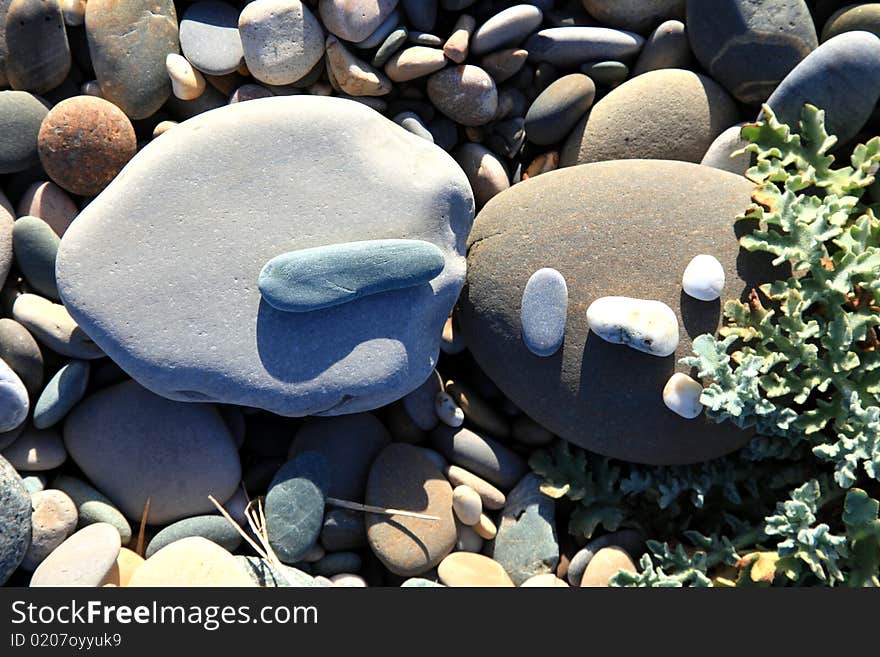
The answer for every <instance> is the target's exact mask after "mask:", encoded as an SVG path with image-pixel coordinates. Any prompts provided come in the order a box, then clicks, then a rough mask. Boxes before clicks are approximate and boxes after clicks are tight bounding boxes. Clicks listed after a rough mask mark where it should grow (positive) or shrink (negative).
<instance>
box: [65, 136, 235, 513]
mask: <svg viewBox="0 0 880 657" xmlns="http://www.w3.org/2000/svg"><path fill="white" fill-rule="evenodd" d="M175 129H176V128H175ZM64 442H65V444H66V446H67V450H68V452H69V453H70V456H71V457H72V458H73V460H74V461H75V462H76V464H77V465H78V466H79V467H80V469H81V470H82V471H83V473H84V474H85V475H86V476H87V477H88V478H89V480H91V481H92V483H94V484H95V485H96V486H97V487H98V488H100V489H101V490H102V491H103V492H104V493H106V494H107V496H108V497H110V499H112V500H113V501H114V502H115V503H116V504H117V505H118V506H119V508H120V510H121V511H122V512H123V513H124V514H125V515H126V517H128V518H130V519H133V520H140V518H141V514H142V512H143V510H144V504H145V503H146V501H147V498H148V497H149V498H150V512H149V514H148V515H147V522H148V523H150V524H165V523H169V522H172V521H174V520H179V519H180V518H186V517H189V516H192V515H195V514H199V513H208V512H213V511H214V510H215V507H214V505H213V504H211V501H210V500H209V499H208V495H213V496H214V497H215V498H216V499H218V500H227V499H229V498H230V497H232V495H233V493H235V490H236V488H237V487H238V483H239V481H240V480H241V464H240V463H239V460H238V451H237V450H236V448H235V443H234V442H233V440H232V436H231V435H230V433H229V429H228V428H227V427H226V424H225V423H224V422H223V418H222V417H220V414H219V413H218V412H217V409H216V408H215V407H214V406H213V405H212V404H185V403H181V402H175V401H170V400H168V399H164V398H162V397H159V396H158V395H156V394H154V393H152V392H150V391H149V390H147V389H146V388H143V387H141V386H140V385H138V384H137V383H136V382H134V381H126V382H125V383H120V384H118V385H115V386H111V387H109V388H104V389H103V390H99V391H98V392H96V393H94V394H92V395H90V396H88V397H86V398H85V399H84V400H83V401H82V402H80V403H79V404H77V406H76V408H74V409H73V411H72V412H71V413H70V414H69V415H68V416H67V419H66V420H65V422H64ZM68 494H69V493H68Z"/></svg>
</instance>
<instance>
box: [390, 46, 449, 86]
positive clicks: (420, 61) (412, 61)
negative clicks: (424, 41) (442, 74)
mask: <svg viewBox="0 0 880 657" xmlns="http://www.w3.org/2000/svg"><path fill="white" fill-rule="evenodd" d="M444 66H446V56H445V55H444V54H443V51H442V50H438V49H437V48H428V47H425V46H412V47H410V48H406V49H404V50H401V51H399V52H398V53H396V54H394V55H392V57H391V59H389V60H388V63H387V64H385V74H386V75H387V76H388V77H389V78H391V79H392V80H394V81H395V82H407V81H409V80H415V79H416V78H421V77H424V76H426V75H430V74H431V73H433V72H435V71H439V70H440V69H441V68H443V67H444Z"/></svg>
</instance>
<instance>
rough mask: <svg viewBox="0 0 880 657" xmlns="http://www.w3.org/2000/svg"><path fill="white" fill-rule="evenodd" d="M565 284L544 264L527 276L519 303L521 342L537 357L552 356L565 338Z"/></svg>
mask: <svg viewBox="0 0 880 657" xmlns="http://www.w3.org/2000/svg"><path fill="white" fill-rule="evenodd" d="M567 315H568V287H567V286H566V285H565V278H564V277H563V276H562V274H560V273H559V272H558V271H556V270H555V269H552V268H550V267H544V268H543V269H539V270H538V271H536V272H535V273H534V274H532V275H531V276H530V277H529V281H528V283H526V287H525V289H524V290H523V297H522V304H521V306H520V320H521V323H522V336H523V342H525V343H526V346H527V347H528V348H529V350H530V351H531V352H532V353H533V354H535V355H537V356H552V355H553V354H554V353H556V351H558V350H559V348H560V347H561V346H562V341H563V340H564V339H565V322H566V316H567Z"/></svg>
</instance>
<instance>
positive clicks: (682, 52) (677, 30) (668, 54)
mask: <svg viewBox="0 0 880 657" xmlns="http://www.w3.org/2000/svg"><path fill="white" fill-rule="evenodd" d="M690 61H691V46H690V43H689V42H688V37H687V28H685V25H684V23H682V22H681V21H676V20H672V21H666V22H665V23H663V24H661V25H658V26H657V29H655V30H654V31H653V32H651V34H650V35H649V36H648V39H647V40H646V41H645V45H644V47H643V48H642V52H641V53H640V54H639V58H638V60H637V61H636V65H635V67H634V68H633V77H635V76H637V75H641V74H642V73H647V72H648V71H656V70H658V69H661V68H687V67H688V64H690Z"/></svg>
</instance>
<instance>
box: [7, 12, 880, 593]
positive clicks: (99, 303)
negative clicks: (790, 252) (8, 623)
mask: <svg viewBox="0 0 880 657" xmlns="http://www.w3.org/2000/svg"><path fill="white" fill-rule="evenodd" d="M878 100H880V3H857V4H852V3H850V2H834V1H829V0H767V1H766V2H754V1H752V0H712V1H708V0H706V1H700V0H687V1H685V0H642V1H635V0H621V1H610V0H533V1H531V2H522V3H518V2H513V1H498V0H399V1H398V0H311V1H309V0H305V1H300V0H253V1H251V2H245V1H235V0H199V1H195V2H189V1H186V0H126V1H125V2H119V1H117V0H0V283H2V292H0V585H4V584H5V585H7V586H14V587H66V586H78V587H127V586H131V587H147V586H169V587H227V586H235V587H442V586H446V587H564V588H569V587H575V588H577V587H608V586H610V585H612V584H613V582H612V579H613V578H614V577H615V576H617V575H618V574H619V573H633V574H635V573H639V572H643V571H644V569H645V565H644V563H643V562H641V561H640V560H641V559H642V555H643V554H645V553H647V552H649V550H650V549H652V548H651V542H652V540H654V539H656V540H661V541H665V540H672V539H673V538H674V537H673V536H671V535H655V534H649V532H648V530H647V529H646V528H647V527H648V526H649V525H650V523H651V522H657V519H656V518H650V519H649V518H645V519H644V520H645V521H644V522H642V520H643V519H642V518H640V517H638V516H628V515H626V514H624V513H623V512H620V515H619V517H618V516H617V515H615V513H617V512H616V511H615V509H616V508H617V507H615V506H614V504H615V503H613V502H611V501H609V502H607V503H604V502H602V497H601V494H600V493H598V492H597V490H599V488H600V487H601V485H602V482H603V481H604V480H603V479H602V477H603V476H605V475H603V474H601V473H597V471H594V472H593V475H591V478H590V479H589V481H590V482H595V488H591V487H590V486H592V485H593V484H592V483H591V484H590V486H584V489H583V490H580V489H578V488H577V486H576V485H575V484H571V485H567V487H563V486H561V485H556V483H555V482H554V481H553V480H552V479H553V478H552V477H550V476H548V475H547V473H546V468H544V467H541V464H543V463H545V460H544V456H541V455H544V454H547V453H551V452H549V450H557V449H559V450H576V453H578V454H581V453H586V454H588V455H593V454H595V455H598V456H600V457H602V458H603V459H610V461H608V462H610V463H612V464H615V463H616V464H634V465H633V467H638V468H642V467H644V468H646V469H647V468H653V470H650V471H651V472H659V471H660V470H663V471H664V472H667V473H669V472H672V473H675V474H676V476H678V474H677V473H679V472H684V471H685V470H684V469H686V468H699V467H703V466H705V467H707V468H711V467H713V466H711V465H708V466H706V465H705V464H712V463H717V462H719V461H717V460H718V459H724V458H726V457H729V456H730V455H732V454H737V453H739V450H742V449H743V448H744V447H746V446H747V445H748V444H750V441H752V440H753V439H754V438H755V436H756V430H755V429H754V428H750V427H743V426H738V425H737V424H736V423H732V422H726V423H720V424H719V423H718V422H716V421H715V420H714V419H713V417H712V416H711V415H710V413H709V412H708V411H707V410H706V407H707V406H710V402H709V401H707V397H706V395H705V394H704V386H706V385H708V384H707V381H706V377H705V376H701V374H700V373H699V372H698V371H697V370H698V368H696V367H689V366H686V365H685V364H683V362H682V360H683V359H687V358H688V357H691V356H692V355H693V353H694V352H695V350H699V348H700V344H701V343H700V342H699V341H698V337H699V336H705V335H706V334H708V335H710V336H720V335H723V334H724V333H723V327H724V324H725V317H724V313H723V311H724V308H725V303H726V302H727V301H728V300H730V299H735V300H743V299H747V298H749V295H750V294H754V292H753V290H754V289H756V288H758V287H759V286H761V285H763V284H766V283H769V282H771V281H774V280H777V279H780V278H785V277H786V276H789V275H791V269H790V268H789V269H788V270H787V271H786V263H784V262H783V260H784V258H777V259H775V260H774V258H772V257H770V256H768V254H767V253H763V252H757V251H755V250H748V251H747V250H745V249H743V248H741V243H740V238H741V237H742V234H743V233H742V224H737V223H736V222H735V219H736V218H737V217H738V215H741V214H742V213H743V212H744V211H746V209H747V208H748V207H749V206H750V203H752V202H753V201H758V202H760V198H756V196H755V181H754V177H753V176H752V177H747V176H746V174H747V171H749V170H750V168H751V167H753V166H754V165H755V163H756V156H755V153H757V152H758V151H757V150H752V151H749V150H748V149H745V147H746V146H747V144H748V141H747V140H746V138H745V136H744V135H745V131H744V130H743V127H744V126H747V125H749V124H754V122H756V121H763V120H766V119H767V117H768V116H769V115H768V112H770V113H772V116H773V120H774V121H779V122H780V123H782V124H787V125H790V126H793V128H792V130H795V129H796V127H797V125H798V122H799V121H800V120H801V116H802V111H803V110H804V107H805V105H806V104H809V105H811V106H815V107H817V108H819V109H821V110H822V111H823V112H824V115H823V117H824V122H825V123H824V125H825V127H826V128H827V131H828V133H829V134H832V135H835V136H836V138H837V139H836V142H833V143H832V144H829V147H831V146H834V148H839V149H845V150H846V153H847V155H848V153H849V152H851V151H852V149H853V147H854V146H855V145H856V144H861V143H864V142H867V141H868V140H869V139H870V138H871V137H873V136H874V135H875V134H877V129H878V126H880V114H878V112H877V108H876V106H877V102H878ZM804 139H805V141H806V137H805V138H804ZM835 144H836V145H835ZM744 149H745V150H744ZM832 152H834V153H839V152H842V151H832ZM823 153H824V151H823ZM875 172H876V167H874V169H873V170H871V171H870V175H873V173H875ZM866 175H867V174H866ZM866 185H867V183H866ZM868 190H869V194H871V195H874V196H873V198H880V193H878V189H877V188H876V186H872V187H868ZM765 205H766V207H768V208H770V209H775V206H773V205H772V204H771V203H769V202H767V203H766V204H765ZM768 212H769V210H768ZM830 222H831V223H832V224H833V223H834V221H833V218H832V220H830ZM768 239H771V238H768ZM771 241H772V239H771ZM875 273H876V278H880V269H878V270H877V271H876V272H875ZM829 285H830V284H829ZM872 308H873V307H872ZM875 310H878V309H875ZM779 344H781V340H780V341H779ZM733 359H734V360H737V357H736V355H734V357H733ZM842 367H843V366H842ZM762 374H766V372H763V371H762ZM715 410H717V409H715ZM560 446H561V447H560ZM552 453H553V454H558V453H563V452H558V451H554V452H552ZM565 453H569V452H565ZM571 453H575V452H571ZM878 453H880V452H878ZM539 454H540V455H539ZM536 455H538V456H536ZM554 458H555V457H554ZM780 458H782V457H780ZM605 462H606V461H603V463H605ZM878 462H880V461H878ZM555 467H558V470H560V471H563V472H566V473H568V474H570V475H571V477H570V479H571V481H584V480H578V479H577V476H576V474H577V473H576V472H575V471H576V470H577V472H578V473H579V472H580V471H581V470H584V469H586V468H587V467H588V466H584V465H583V463H582V462H581V461H578V460H577V459H576V458H572V459H571V461H569V462H566V463H561V462H559V460H558V459H557V461H556V463H555ZM613 467H624V466H619V465H618V466H613ZM625 467H629V466H625ZM646 471H647V470H646ZM707 471H708V470H707ZM878 471H880V470H878ZM554 472H555V471H554ZM688 472H691V471H690V470H688ZM713 472H714V471H713ZM614 476H617V475H614ZM682 476H683V475H682ZM713 476H714V475H713ZM608 477H611V475H608ZM798 481H799V480H798ZM637 483H638V482H636V484H637ZM870 483H871V485H876V483H877V482H876V480H872V481H871V482H870ZM636 484H633V485H632V486H631V490H636V488H638V486H637V485H636ZM866 488H867V489H868V491H869V492H870V491H871V490H872V489H871V488H870V486H868V487H866ZM658 490H659V493H658V494H665V493H666V490H665V489H664V490H660V489H657V490H655V491H654V492H657V491H658ZM728 490H729V489H728ZM874 490H875V491H876V490H877V489H876V487H875V488H874ZM630 493H631V491H630V490H628V491H627V494H630ZM632 494H636V493H632ZM582 498H590V499H593V498H597V499H599V503H597V505H596V507H595V508H597V509H600V510H599V511H596V517H595V518H593V517H585V516H584V513H583V509H584V507H583V506H578V502H579V501H580V500H581V499H582ZM609 500H610V498H609ZM701 504H702V502H701ZM600 507H601V508H600ZM700 508H701V509H702V508H703V507H702V506H701V507H700ZM719 508H720V507H719ZM678 511H680V509H679V508H678V507H676V506H675V505H670V506H668V507H664V508H663V513H668V514H670V515H672V514H674V513H676V512H678ZM701 513H702V511H701ZM609 514H610V515H609ZM717 515H718V517H721V516H722V515H723V512H722V511H721V510H719V511H717ZM600 516H601V518H602V519H601V520H600V519H599V518H600ZM609 518H611V519H609ZM615 518H616V520H615ZM676 522H678V521H676ZM685 525H686V523H680V525H676V527H679V526H681V527H685ZM584 526H587V527H589V529H588V530H586V531H582V530H580V529H578V530H577V531H576V530H575V529H573V528H582V527H584ZM686 529H687V527H686ZM833 530H834V527H833V522H832V531H833ZM877 532H878V533H877V535H878V537H880V529H878V530H877ZM878 544H880V543H878ZM655 554H656V552H655ZM719 567H720V566H719ZM725 567H728V568H734V567H736V568H741V567H742V566H741V564H740V565H734V564H725ZM780 572H781V571H780ZM725 576H727V575H725ZM730 577H731V578H732V577H733V576H732V575H731V576H730ZM771 579H772V578H771Z"/></svg>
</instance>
